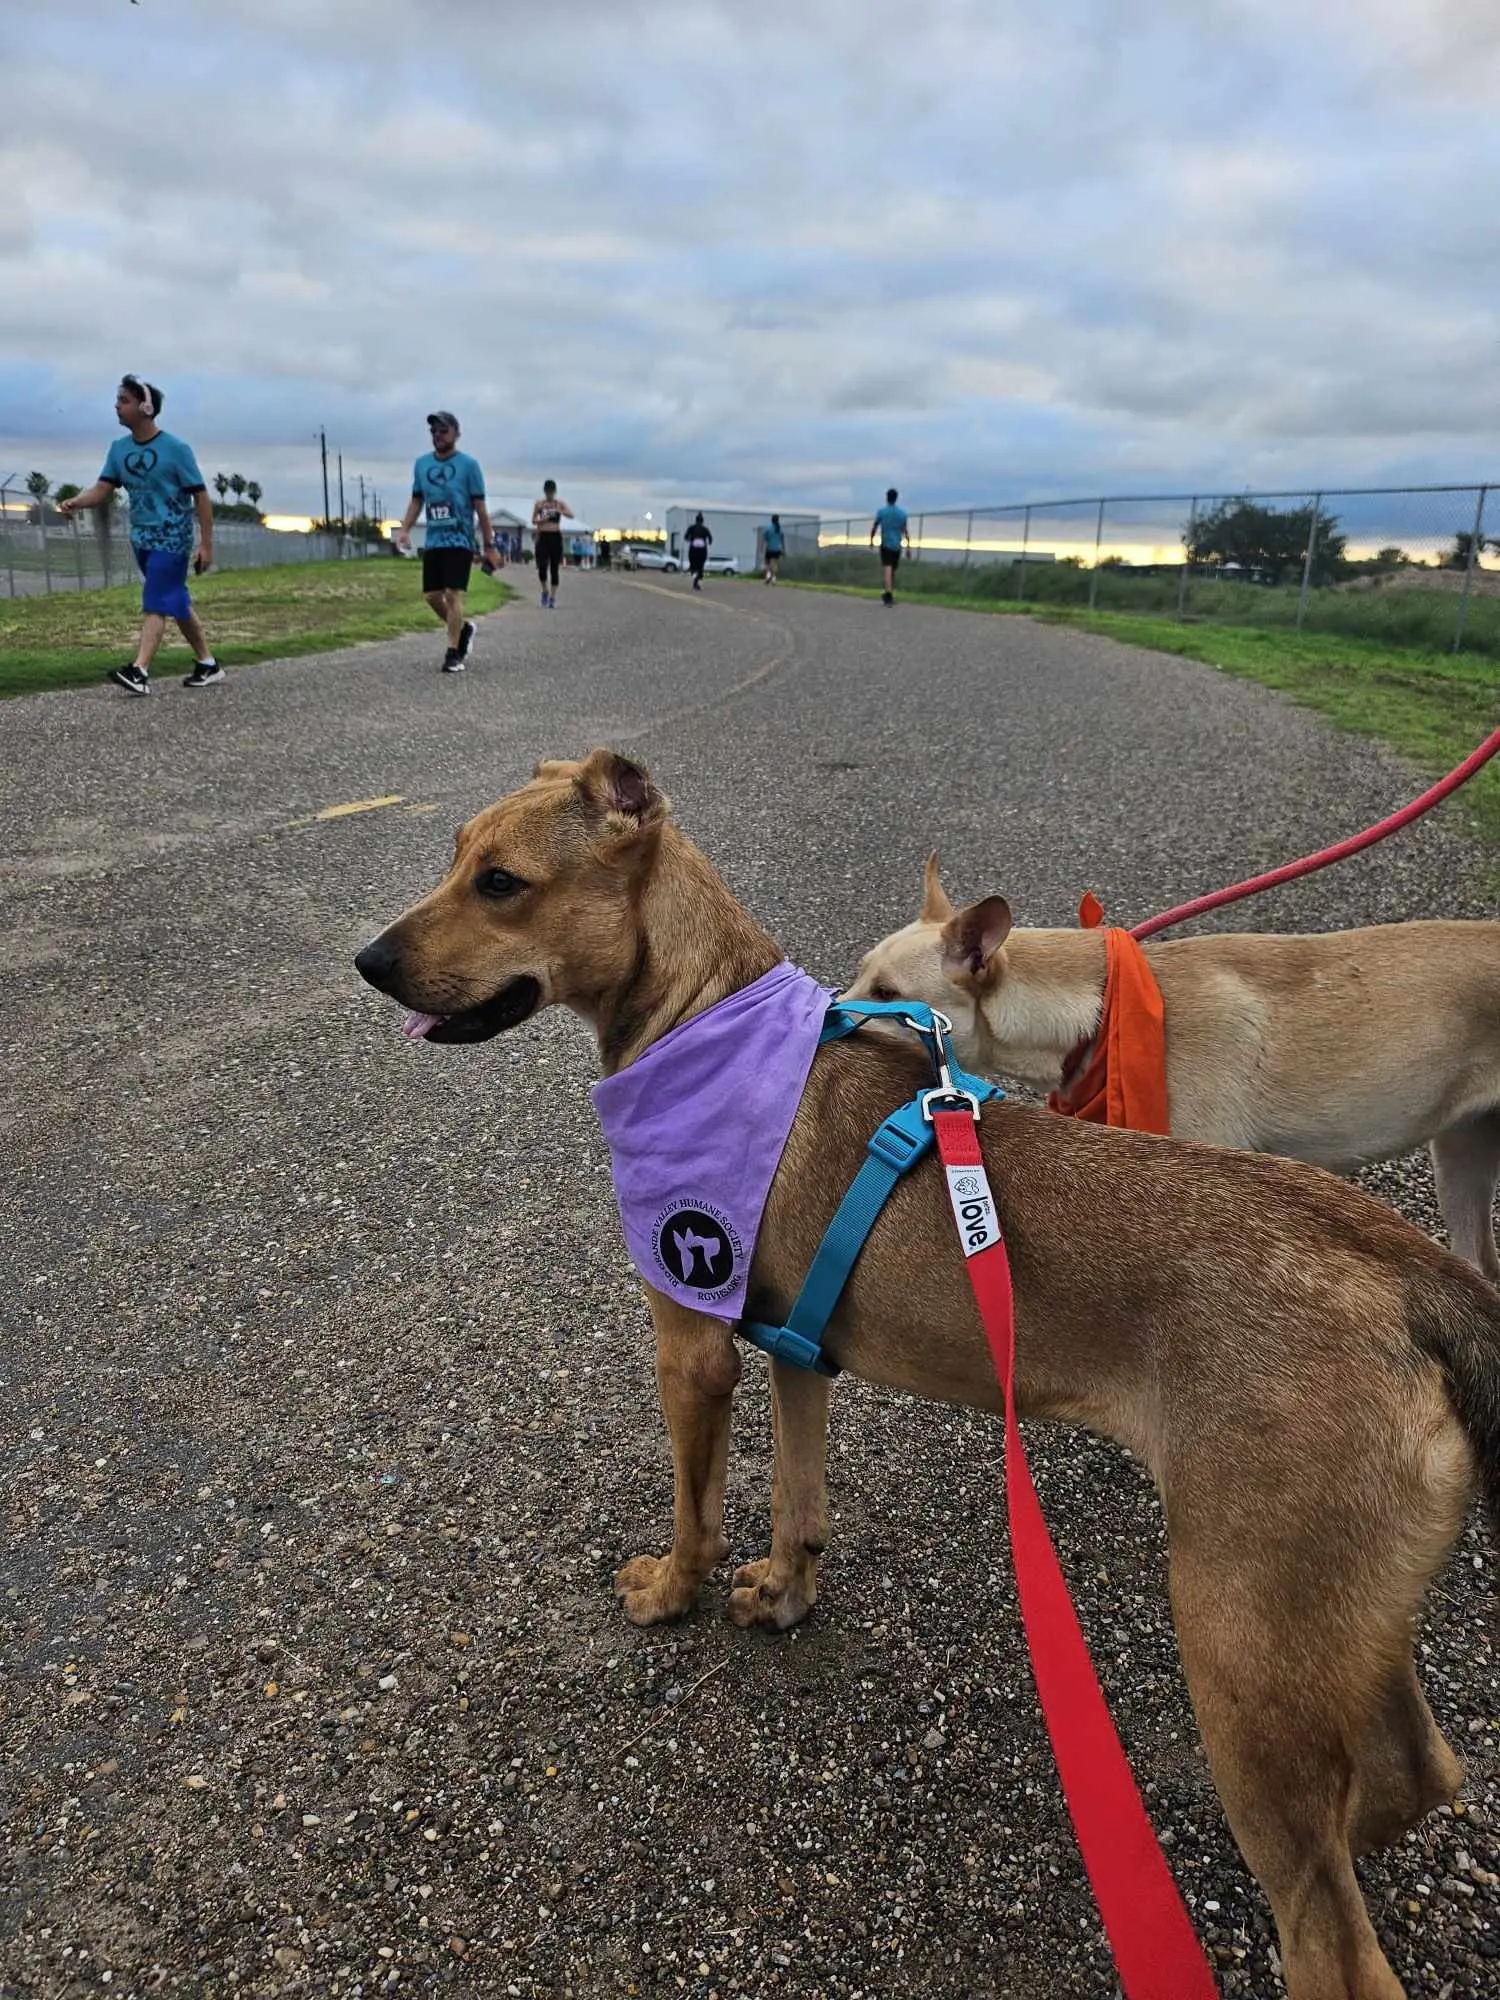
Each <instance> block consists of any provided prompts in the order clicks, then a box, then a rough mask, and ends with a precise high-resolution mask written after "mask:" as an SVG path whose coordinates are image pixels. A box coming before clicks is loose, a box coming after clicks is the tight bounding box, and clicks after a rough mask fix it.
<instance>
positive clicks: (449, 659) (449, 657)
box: [443, 646, 464, 674]
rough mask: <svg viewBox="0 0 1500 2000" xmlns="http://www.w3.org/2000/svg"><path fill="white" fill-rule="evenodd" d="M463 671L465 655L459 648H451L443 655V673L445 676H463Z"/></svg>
mask: <svg viewBox="0 0 1500 2000" xmlns="http://www.w3.org/2000/svg"><path fill="white" fill-rule="evenodd" d="M463 670H464V663H463V655H462V654H461V653H460V652H459V650H458V648H457V646H450V647H449V648H448V650H447V652H446V653H444V655H443V672H444V673H445V674H461V673H462V672H463Z"/></svg>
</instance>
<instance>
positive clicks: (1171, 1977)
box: [932, 1106, 1219, 2000]
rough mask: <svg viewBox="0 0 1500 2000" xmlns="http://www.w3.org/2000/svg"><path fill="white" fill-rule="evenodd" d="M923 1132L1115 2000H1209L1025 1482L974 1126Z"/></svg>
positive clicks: (1202, 1963)
mask: <svg viewBox="0 0 1500 2000" xmlns="http://www.w3.org/2000/svg"><path fill="white" fill-rule="evenodd" d="M932 1123H933V1127H934V1129H935V1131H936V1133H937V1142H938V1152H939V1154H940V1155H941V1158H942V1162H943V1165H944V1167H945V1168H946V1169H947V1170H948V1187H949V1199H950V1200H951V1201H952V1203H953V1210H954V1217H955V1220H956V1221H957V1223H958V1228H959V1235H960V1237H961V1239H962V1241H963V1248H964V1260H965V1263H966V1265H967V1267H968V1272H969V1282H970V1284H971V1285H972V1286H973V1288H974V1298H975V1302H976V1304H977V1305H978V1307H979V1316H980V1319H981V1320H982V1321H983V1322H984V1332H985V1338H986V1340H987V1341H988V1342H989V1347H990V1354H991V1356H992V1358H993V1360H994V1363H995V1373H996V1375H997V1376H998V1377H999V1380H1000V1384H1001V1387H1002V1388H1003V1390H1004V1392H1005V1498H1006V1509H1007V1512H1008V1515H1009V1518H1010V1543H1011V1558H1012V1561H1013V1562H1014V1564H1015V1571H1016V1595H1017V1598H1018V1599H1019V1601H1020V1606H1021V1621H1022V1623H1023V1625H1024V1626H1025V1628H1026V1643H1027V1646H1028V1648H1029V1649H1030V1653H1031V1671H1032V1675H1033V1677H1034V1679H1035V1681H1036V1689H1037V1695H1038V1697H1039V1699H1040V1701H1041V1705H1042V1714H1043V1716H1044V1718H1045V1720H1046V1723H1047V1734H1048V1736H1049V1737H1050V1738H1051V1742H1052V1755H1053V1757H1054V1758H1055V1760H1056V1762H1057V1771H1058V1776H1059V1777H1060V1778H1061V1780H1062V1788H1063V1796H1064V1798H1065V1799H1066V1800H1067V1803H1068V1812H1069V1815H1070V1817H1071V1818H1072V1821H1073V1829H1074V1832H1075V1833H1076V1835H1077V1837H1078V1846H1079V1851H1080V1852H1081V1854H1082V1856H1083V1865H1084V1868H1085V1869H1086V1870H1087V1873H1088V1878H1089V1884H1090V1886H1091V1888H1092V1889H1093V1892H1094V1901H1095V1902H1096V1903H1097V1904H1098V1906H1099V1915H1100V1917H1101V1918H1102V1919H1103V1922H1104V1930H1105V1935H1106V1936H1107V1937H1108V1939H1109V1947H1110V1950H1111V1952H1112V1953H1113V1954H1114V1961H1115V1968H1116V1970H1117V1971H1118V1973H1119V1975H1120V1984H1121V1986H1122V1988H1123V1989H1124V1992H1125V1995H1126V2000H1217V1995H1218V1991H1219V1989H1218V1986H1217V1985H1216V1984H1215V1981H1214V1976H1213V1973H1212V1972H1211V1971H1210V1970H1209V1965H1208V1961H1207V1959H1206V1958H1205V1957H1204V1955H1203V1948H1202V1946H1201V1945H1200V1944H1199V1942H1198V1939H1197V1936H1196V1935H1195V1933H1194V1931H1193V1926H1192V1923H1191V1921H1190V1919H1189V1917H1188V1914H1187V1911H1186V1909H1185V1908H1184V1907H1183V1903H1182V1898H1181V1896H1180V1895H1179V1894H1178V1891H1177V1885H1176V1883H1175V1882H1174V1881H1173V1879H1172V1875H1171V1871H1170V1870H1169V1869H1168V1867H1167V1864H1166V1861H1165V1860H1164V1858H1163V1856H1162V1852H1161V1849H1160V1847H1159V1846H1158V1845H1157V1841H1156V1835H1155V1833H1154V1832H1153V1831H1152V1827H1151V1822H1150V1820H1149V1819H1148V1818H1147V1816H1146V1809H1145V1807H1144V1805H1143V1804H1142V1803H1141V1796H1140V1793H1139V1792H1138V1791H1137V1790H1136V1784H1135V1779H1134V1778H1133V1777H1132V1776H1131V1772H1130V1766H1129V1764H1128V1763H1127V1762H1126V1758H1125V1752H1124V1750H1123V1749H1122V1748H1121V1747H1120V1739H1119V1737H1118V1735H1117V1734H1116V1732H1115V1726H1114V1723H1113V1722H1112V1721H1111V1720H1110V1714H1109V1709H1108V1708H1107V1707H1106V1705H1105V1700H1104V1694H1103V1691H1102V1690H1101V1688H1100V1686H1099V1681H1098V1677H1097V1676H1096V1675H1095V1673H1094V1663H1093V1661H1092V1660H1091V1659H1090V1658H1089V1649H1088V1645H1087V1642H1086V1641H1085V1639H1084V1636H1083V1632H1082V1630H1081V1628H1080V1626H1079V1623H1078V1614H1077V1613H1076V1612H1075V1611H1074V1609H1073V1600H1072V1598H1071V1597H1070V1596H1069V1595H1068V1586H1067V1584H1066V1583H1065V1582H1064V1580H1063V1574H1062V1571H1061V1569H1060V1568H1059V1567H1058V1562H1057V1554H1056V1551H1055V1550H1054V1549H1053V1546H1052V1539H1051V1537H1050V1536H1049V1534H1048V1533H1047V1523H1046V1520H1045V1518H1044V1516H1043V1514H1042V1508H1041V1502H1040V1501H1039V1500H1038V1499H1037V1495H1036V1488H1035V1487H1034V1486H1033V1484H1032V1481H1031V1468H1030V1466H1029V1465H1028V1464H1027V1462H1026V1451H1025V1447H1024V1446H1023V1445H1022V1443H1021V1431H1020V1426H1019V1425H1018V1423H1017V1422H1016V1397H1015V1302H1014V1297H1013V1294H1012V1291H1011V1282H1010V1260H1009V1258H1008V1257H1007V1256H1006V1254H1005V1243H1004V1240H1003V1238H1002V1237H1001V1235H1000V1230H999V1221H998V1217H997V1215H996V1211H995V1205H994V1197H993V1195H991V1193H990V1189H989V1182H988V1180H987V1179H986V1177H985V1172H984V1156H983V1154H982V1153H981V1152H980V1149H979V1126H978V1123H977V1122H976V1120H975V1118H974V1116H973V1114H972V1113H971V1112H970V1111H969V1109H968V1108H967V1106H965V1108H964V1109H963V1110H953V1111H943V1110H939V1109H937V1108H934V1110H933V1114H932ZM976 1169H977V1180H978V1183H979V1185H980V1187H981V1188H982V1190H983V1193H982V1197H980V1203H981V1206H979V1207H975V1206H974V1205H973V1196H972V1194H971V1196H970V1205H969V1209H968V1213H967V1215H966V1213H965V1196H964V1192H963V1186H969V1187H970V1188H972V1183H973V1180H974V1178H975V1170H976ZM960 1170H963V1171H962V1173H961V1172H960ZM956 1183H962V1184H963V1185H956ZM983 1204H987V1207H988V1216H987V1217H986V1216H985V1215H984V1214H983V1206H982V1205H983Z"/></svg>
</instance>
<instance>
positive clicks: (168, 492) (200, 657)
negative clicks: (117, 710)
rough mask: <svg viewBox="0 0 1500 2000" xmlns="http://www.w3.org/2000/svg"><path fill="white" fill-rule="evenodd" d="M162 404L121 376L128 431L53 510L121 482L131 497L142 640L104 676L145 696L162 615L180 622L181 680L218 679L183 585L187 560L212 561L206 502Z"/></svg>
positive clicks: (98, 497) (93, 501)
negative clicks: (166, 424)
mask: <svg viewBox="0 0 1500 2000" xmlns="http://www.w3.org/2000/svg"><path fill="white" fill-rule="evenodd" d="M161 402H162V396H161V390H160V389H158V388H157V387H156V385H155V384H154V383H152V382H144V381H142V380H141V378H140V376H138V375H126V376H124V377H123V378H122V380H121V382H120V387H119V390H118V391H117V393H116V395H115V415H116V416H117V417H118V418H119V420H120V422H121V423H122V424H123V425H124V426H125V428H126V430H127V431H129V433H130V436H129V437H128V438H116V439H115V441H114V443H113V444H112V445H111V446H110V448H109V454H108V456H107V457H106V458H105V461H104V470H103V471H102V472H101V473H100V474H99V477H98V478H97V479H96V480H95V482H94V484H93V485H92V486H91V487H90V488H89V489H88V491H87V492H86V493H79V494H77V495H76V496H75V497H74V498H73V499H72V500H64V501H63V503H62V506H61V509H60V511H61V512H62V513H64V514H67V515H69V516H70V517H71V516H72V515H74V514H78V513H81V512H83V511H84V509H86V508H89V507H100V506H103V505H104V504H105V503H106V502H107V501H109V500H111V499H112V498H113V497H114V495H115V493H116V491H117V490H118V489H119V488H120V487H121V486H123V487H124V488H125V491H126V492H127V493H128V494H129V496H130V546H131V548H132V549H133V550H134V551H135V560H136V564H137V567H138V568H139V570H140V572H141V578H142V586H141V614H142V616H141V641H140V644H139V646H138V647H137V648H136V655H135V659H134V660H133V661H132V662H131V664H130V665H129V666H126V667H112V668H111V669H110V674H109V678H110V679H111V680H112V681H117V682H118V683H119V685H120V686H121V687H122V688H124V689H125V691H126V693H127V694H150V692H151V662H152V659H153V658H154V656H155V653H156V649H157V647H158V646H159V645H160V644H161V642H162V634H163V633H164V632H165V631H166V628H167V620H168V619H169V618H171V619H174V620H175V621H176V623H177V624H178V625H179V626H180V627H181V629H182V635H183V637H184V638H185V639H186V640H187V642H188V644H189V645H190V646H191V647H192V649H193V659H194V661H195V662H196V664H195V665H194V667H193V671H192V672H191V673H190V674H189V675H188V676H187V677H186V679H185V680H184V681H183V683H182V685H183V686H184V687H190V688H204V687H212V686H213V685H214V683H215V682H216V681H222V680H223V679H224V669H223V668H222V667H221V666H220V665H219V663H218V661H217V660H215V658H214V656H213V654H212V653H211V652H210V651H209V645H208V638H207V635H206V634H205V633H204V630H203V626H202V624H201V623H200V622H199V619H198V614H197V612H196V611H194V609H193V600H192V598H191V597H190V596H189V595H188V587H187V576H188V561H189V558H190V557H191V559H192V565H193V570H194V572H195V574H197V575H199V576H201V575H202V574H203V572H204V570H206V569H207V568H208V567H209V566H210V564H211V563H212V562H213V559H214V516H213V507H212V505H211V503H210V501H209V497H208V488H207V487H206V486H205V485H204V483H203V474H202V473H201V472H200V471H199V470H198V461H197V459H196V458H194V456H193V454H192V450H191V448H190V447H189V446H188V445H185V444H184V443H183V441H182V439H181V438H176V437H173V436H172V435H171V433H170V432H169V431H164V430H162V429H161V428H160V427H159V425H158V424H157V421H156V419H157V416H158V415H159V414H160V411H161ZM195 516H196V518H197V528H198V552H197V554H196V555H194V554H193V523H194V517H195Z"/></svg>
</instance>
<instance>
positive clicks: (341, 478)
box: [339, 452, 344, 534]
mask: <svg viewBox="0 0 1500 2000" xmlns="http://www.w3.org/2000/svg"><path fill="white" fill-rule="evenodd" d="M343 532H344V454H343V453H342V452H340V453H339V533H340V534H342V533H343Z"/></svg>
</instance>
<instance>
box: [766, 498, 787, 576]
mask: <svg viewBox="0 0 1500 2000" xmlns="http://www.w3.org/2000/svg"><path fill="white" fill-rule="evenodd" d="M762 540H763V541H764V543H765V557H766V582H767V583H774V582H775V581H776V572H777V570H779V569H780V568H781V558H782V555H783V554H784V553H785V550H786V537H785V535H783V534H782V532H781V516H780V515H779V514H773V515H772V516H771V525H770V526H769V527H768V528H767V529H766V531H765V534H764V535H763V536H762Z"/></svg>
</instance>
